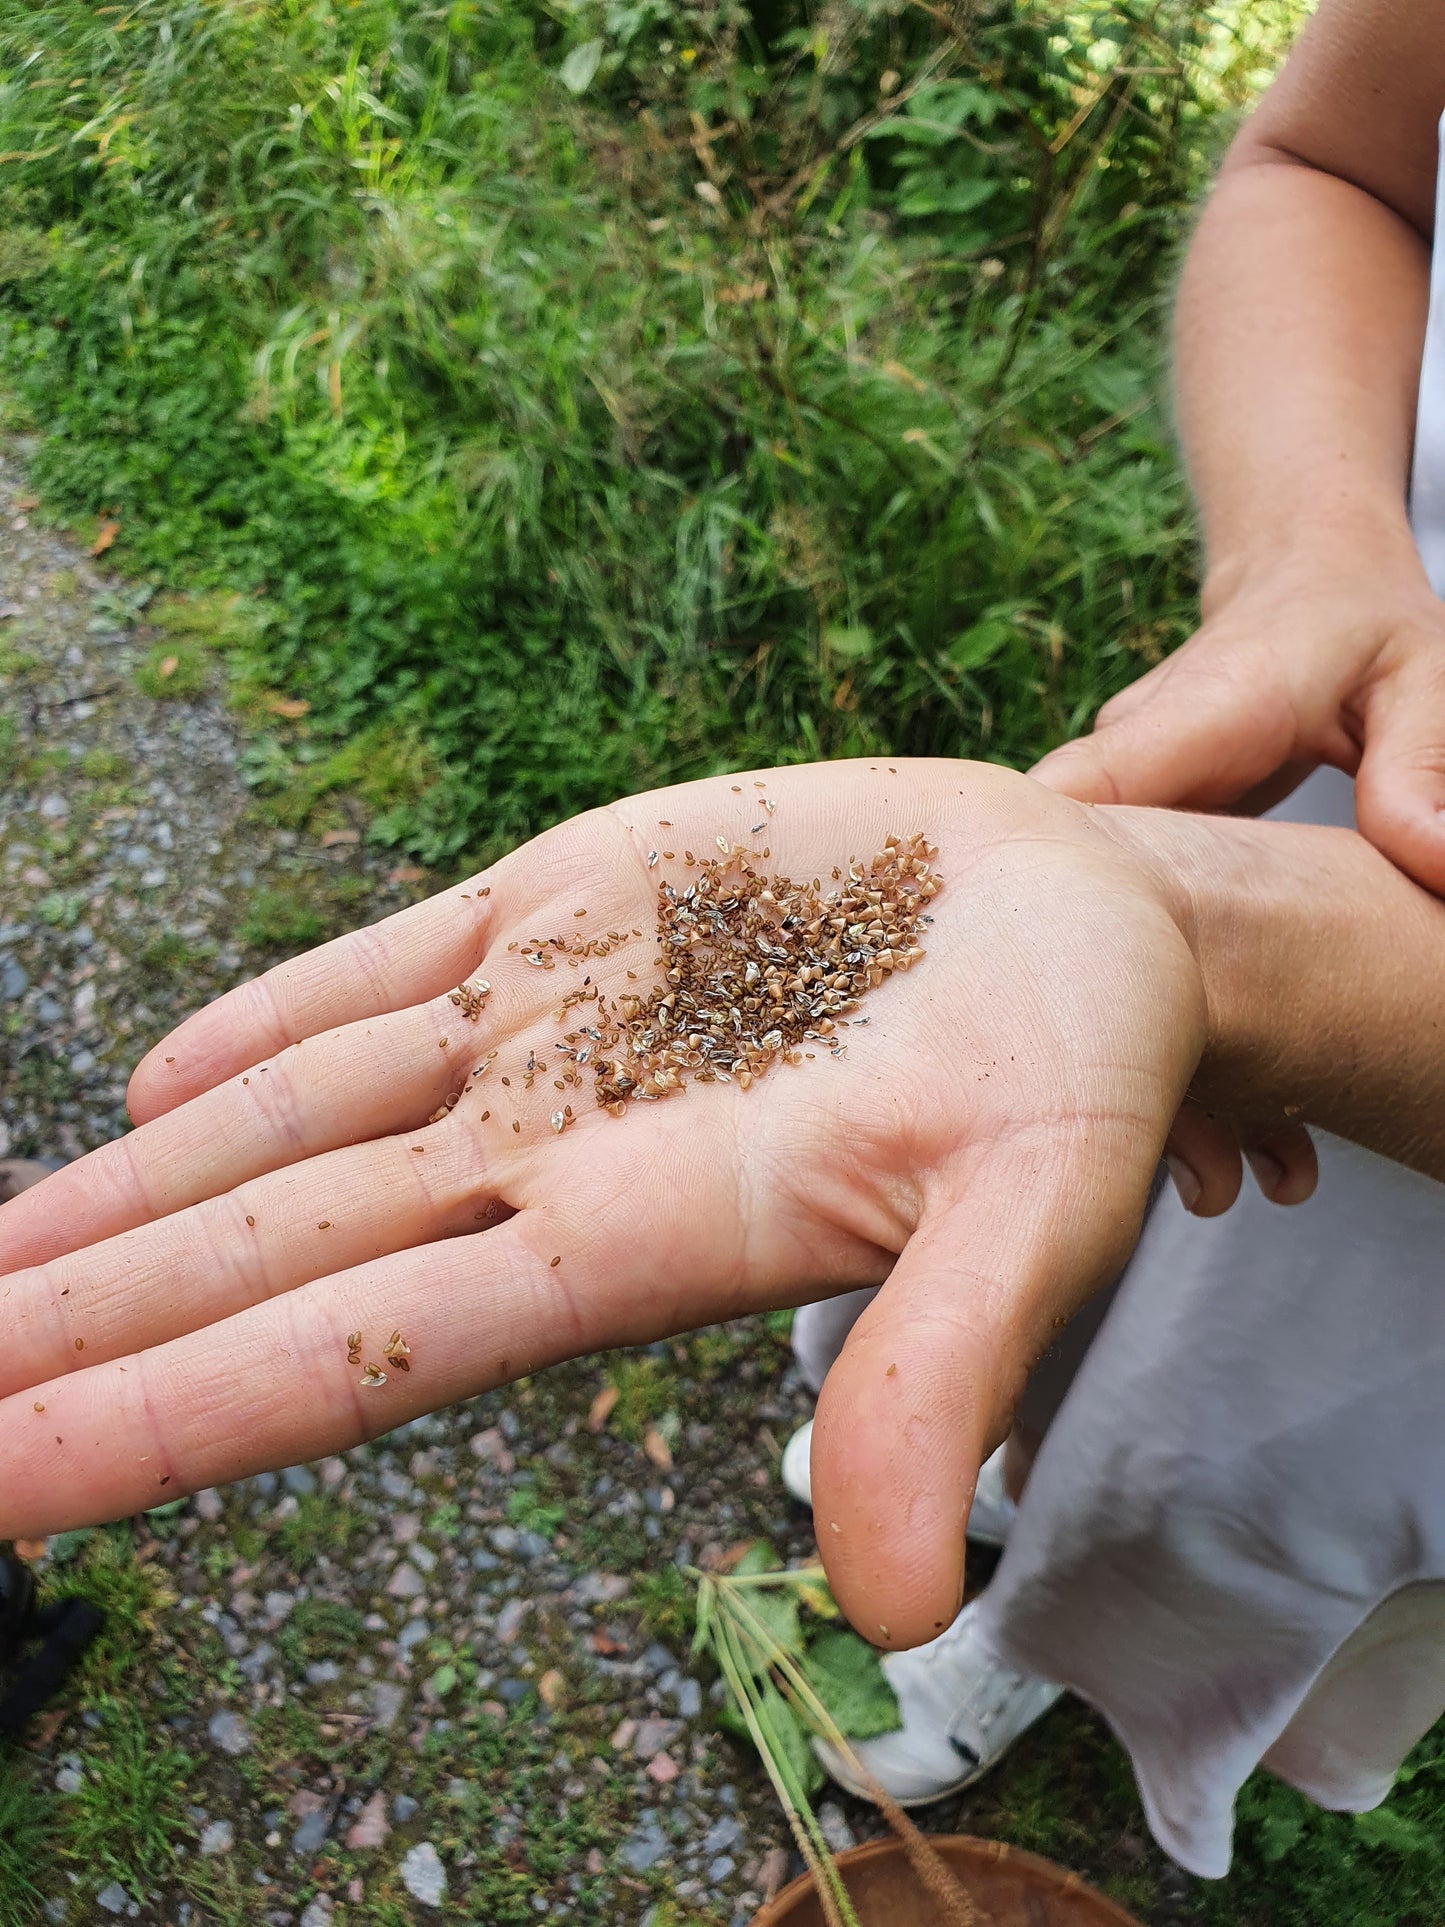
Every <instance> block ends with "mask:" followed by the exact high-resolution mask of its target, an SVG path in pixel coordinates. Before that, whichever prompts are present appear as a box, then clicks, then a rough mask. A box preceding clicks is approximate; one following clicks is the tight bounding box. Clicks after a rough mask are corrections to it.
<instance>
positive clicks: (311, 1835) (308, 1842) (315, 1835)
mask: <svg viewBox="0 0 1445 1927" xmlns="http://www.w3.org/2000/svg"><path fill="white" fill-rule="evenodd" d="M330 1831H331V1809H330V1808H329V1807H319V1808H318V1809H317V1811H316V1812H315V1813H308V1814H307V1815H306V1818H305V1819H304V1820H303V1821H302V1822H301V1824H300V1826H299V1827H297V1829H296V1831H295V1833H293V1834H292V1836H291V1851H292V1853H294V1854H297V1855H299V1856H300V1857H301V1858H302V1859H305V1858H307V1857H308V1856H309V1855H311V1854H313V1853H319V1852H320V1851H321V1847H322V1845H323V1843H324V1841H325V1839H326V1836H327V1834H328V1833H330Z"/></svg>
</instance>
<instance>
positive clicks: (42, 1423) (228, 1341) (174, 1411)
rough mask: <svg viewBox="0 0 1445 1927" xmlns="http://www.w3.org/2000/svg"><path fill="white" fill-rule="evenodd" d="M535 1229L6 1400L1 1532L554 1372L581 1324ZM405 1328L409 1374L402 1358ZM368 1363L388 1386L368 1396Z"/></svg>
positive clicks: (354, 1434) (291, 1296) (219, 1475)
mask: <svg viewBox="0 0 1445 1927" xmlns="http://www.w3.org/2000/svg"><path fill="white" fill-rule="evenodd" d="M517 1223H518V1221H517V1220H512V1221H511V1222H509V1223H508V1224H505V1225H502V1226H500V1227H499V1228H498V1229H497V1230H495V1231H489V1232H483V1233H480V1234H477V1235H475V1236H471V1237H464V1238H454V1239H450V1240H448V1241H447V1242H446V1243H444V1244H440V1245H433V1246H428V1247H427V1248H426V1249H425V1250H424V1251H420V1252H406V1253H403V1254H399V1255H397V1256H394V1257H389V1258H383V1259H379V1260H377V1261H375V1262H373V1263H371V1264H368V1265H363V1266H361V1267H359V1268H357V1269H355V1270H353V1271H349V1272H343V1273H340V1274H339V1275H337V1276H334V1277H330V1278H326V1279H322V1280H320V1281H318V1282H317V1283H315V1284H311V1285H307V1286H305V1287H303V1288H302V1289H300V1290H298V1291H293V1292H288V1293H285V1294H283V1295H281V1296H280V1297H277V1298H273V1299H269V1300H267V1301H266V1302H265V1303H264V1304H260V1305H256V1306H253V1307H251V1308H250V1309H248V1310H246V1311H244V1312H241V1313H239V1314H238V1315H237V1316H235V1317H233V1318H230V1319H227V1320H226V1321H225V1322H224V1323H222V1324H219V1325H213V1326H210V1327H208V1328H207V1329H206V1330H204V1331H197V1332H193V1333H190V1334H188V1335H187V1336H185V1337H183V1338H179V1339H175V1340H173V1341H172V1342H171V1343H169V1344H165V1345H161V1346H159V1347H158V1348H156V1349H155V1350H152V1351H147V1352H142V1353H139V1354H131V1355H130V1356H128V1357H125V1358H120V1359H116V1360H114V1361H113V1362H110V1363H107V1364H104V1365H97V1366H93V1367H90V1368H89V1369H87V1370H84V1371H79V1372H73V1373H71V1374H70V1375H69V1376H67V1377H64V1378H59V1379H55V1380H52V1381H50V1382H49V1383H46V1384H42V1385H39V1386H35V1387H31V1388H29V1389H27V1390H26V1391H24V1392H22V1393H19V1394H16V1395H15V1396H12V1397H10V1398H7V1399H5V1400H3V1401H0V1535H6V1536H9V1535H13V1534H18V1535H20V1536H25V1535H27V1534H29V1533H30V1532H31V1531H32V1530H33V1531H34V1532H35V1533H36V1534H37V1535H43V1534H45V1533H49V1532H56V1531H61V1530H64V1529H66V1528H68V1527H70V1526H78V1525H90V1524H95V1523H98V1522H99V1521H102V1520H106V1519H114V1518H119V1517H121V1516H122V1515H124V1514H126V1513H130V1512H135V1511H137V1510H140V1509H142V1508H144V1507H148V1506H153V1505H156V1504H158V1503H159V1502H160V1501H161V1500H162V1499H164V1498H175V1497H179V1496H180V1495H181V1494H183V1493H185V1492H188V1491H194V1490H197V1489H199V1488H200V1487H202V1486H205V1485H214V1484H219V1483H221V1482H222V1481H225V1480H228V1479H234V1478H240V1477H243V1476H245V1475H247V1474H249V1473H251V1472H256V1471H259V1470H261V1469H263V1468H266V1467H270V1466H276V1465H291V1464H296V1463H298V1462H300V1461H302V1460H306V1459H312V1458H316V1457H319V1456H321V1455H323V1454H325V1453H328V1452H335V1451H343V1450H345V1449H346V1448H347V1447H349V1446H352V1445H356V1444H359V1443H360V1442H361V1441H362V1440H364V1439H367V1438H372V1437H375V1436H376V1435H377V1434H379V1433H381V1432H385V1431H388V1430H390V1429H391V1428H392V1427H393V1426H395V1425H399V1424H402V1423H403V1422H405V1421H406V1420H407V1419H410V1418H415V1417H417V1416H418V1415H419V1414H421V1413H423V1412H429V1411H432V1410H434V1409H435V1408H436V1407H437V1406H439V1405H445V1404H448V1403H450V1402H452V1401H453V1400H456V1399H460V1398H465V1397H468V1396H470V1395H471V1394H472V1393H473V1392H477V1391H480V1390H483V1389H484V1388H485V1387H486V1386H488V1385H493V1384H497V1383H500V1382H502V1381H503V1380H505V1379H507V1378H508V1377H511V1376H514V1375H516V1374H519V1373H522V1372H526V1371H529V1370H530V1369H531V1368H532V1365H533V1363H534V1362H535V1363H536V1364H543V1363H546V1362H547V1352H546V1349H545V1343H546V1340H547V1339H548V1338H549V1337H550V1338H551V1339H552V1341H553V1342H554V1343H556V1342H558V1341H559V1340H562V1339H563V1338H564V1335H565V1334H568V1333H570V1332H571V1331H572V1330H574V1329H577V1328H578V1320H577V1318H576V1316H575V1314H574V1312H573V1309H572V1304H573V1301H572V1298H571V1294H570V1292H569V1291H568V1290H567V1288H565V1287H563V1286H562V1285H560V1284H558V1283H557V1282H556V1281H555V1278H554V1274H553V1273H552V1272H551V1271H550V1269H549V1266H548V1262H547V1259H546V1258H545V1257H543V1256H541V1255H540V1253H539V1252H538V1251H536V1250H535V1249H534V1248H533V1247H532V1246H531V1245H530V1244H529V1243H528V1241H527V1238H526V1236H525V1234H524V1233H522V1232H520V1231H518V1230H517V1229H515V1228H514V1227H515V1226H516V1225H517ZM398 1330H399V1331H400V1332H401V1334H402V1337H403V1339H404V1341H405V1343H406V1344H407V1345H408V1346H409V1347H410V1353H411V1355H410V1358H409V1359H408V1361H407V1362H408V1364H409V1366H410V1370H408V1371H405V1372H402V1371H399V1370H397V1369H396V1368H395V1367H394V1366H393V1365H391V1364H390V1363H389V1361H388V1360H387V1358H386V1357H385V1352H386V1348H387V1345H388V1342H389V1340H390V1338H391V1335H392V1333H393V1332H396V1331H398ZM355 1331H360V1332H361V1333H362V1334H363V1340H364V1342H363V1346H362V1363H361V1365H359V1366H358V1365H352V1364H350V1363H349V1362H348V1344H347V1340H348V1337H349V1335H350V1334H351V1333H352V1332H355ZM367 1365H376V1366H377V1367H378V1368H379V1370H380V1372H381V1373H382V1374H383V1375H384V1379H385V1382H384V1383H382V1384H377V1385H373V1386H366V1385H363V1384H362V1377H363V1372H364V1368H365V1366H367Z"/></svg>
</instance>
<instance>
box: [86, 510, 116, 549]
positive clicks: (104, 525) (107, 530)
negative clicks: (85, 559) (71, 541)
mask: <svg viewBox="0 0 1445 1927" xmlns="http://www.w3.org/2000/svg"><path fill="white" fill-rule="evenodd" d="M119 534H120V523H119V522H112V521H111V520H110V519H109V518H108V517H107V516H104V515H103V516H101V518H100V526H99V527H98V528H97V529H96V531H95V540H94V541H93V542H92V543H91V545H90V552H91V554H92V555H104V554H105V552H106V550H107V549H108V548H110V547H111V545H112V544H113V543H114V541H115V538H116V537H117V536H118V535H119Z"/></svg>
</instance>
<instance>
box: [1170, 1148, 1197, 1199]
mask: <svg viewBox="0 0 1445 1927" xmlns="http://www.w3.org/2000/svg"><path fill="white" fill-rule="evenodd" d="M1164 1162H1165V1163H1166V1164H1167V1165H1168V1167H1169V1175H1170V1177H1171V1178H1173V1180H1174V1189H1175V1190H1176V1191H1177V1192H1178V1193H1179V1202H1180V1203H1181V1204H1182V1205H1183V1206H1184V1209H1185V1210H1186V1211H1192V1210H1193V1209H1194V1207H1195V1205H1196V1204H1198V1202H1199V1197H1200V1193H1201V1192H1202V1191H1203V1189H1204V1186H1203V1185H1202V1184H1201V1183H1200V1182H1199V1179H1198V1178H1197V1177H1196V1176H1195V1175H1194V1172H1193V1171H1192V1170H1191V1168H1190V1167H1189V1166H1188V1165H1187V1164H1186V1163H1185V1162H1184V1160H1183V1158H1176V1157H1175V1156H1173V1154H1172V1153H1171V1152H1168V1151H1166V1152H1165V1153H1164Z"/></svg>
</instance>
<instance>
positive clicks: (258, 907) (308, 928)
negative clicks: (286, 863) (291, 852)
mask: <svg viewBox="0 0 1445 1927" xmlns="http://www.w3.org/2000/svg"><path fill="white" fill-rule="evenodd" d="M236 935H237V936H238V937H239V938H240V940H241V942H242V943H244V944H249V945H251V946H252V947H253V948H254V949H257V950H285V951H297V950H305V949H307V948H308V947H309V946H310V945H311V944H314V943H319V942H320V940H321V939H322V937H324V936H325V935H326V919H325V918H324V917H323V916H322V915H321V914H320V912H319V911H317V910H316V909H315V908H313V906H312V905H311V904H309V903H303V902H301V900H300V899H299V897H298V896H297V895H296V894H295V892H294V890H276V889H263V890H258V891H257V892H256V893H255V895H254V896H253V897H252V898H251V903H250V908H249V909H248V910H247V911H246V914H245V915H244V916H243V917H242V918H241V920H240V922H239V923H238V924H237V926H236Z"/></svg>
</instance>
